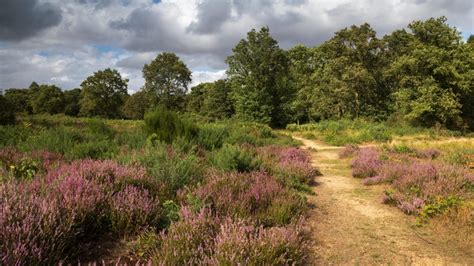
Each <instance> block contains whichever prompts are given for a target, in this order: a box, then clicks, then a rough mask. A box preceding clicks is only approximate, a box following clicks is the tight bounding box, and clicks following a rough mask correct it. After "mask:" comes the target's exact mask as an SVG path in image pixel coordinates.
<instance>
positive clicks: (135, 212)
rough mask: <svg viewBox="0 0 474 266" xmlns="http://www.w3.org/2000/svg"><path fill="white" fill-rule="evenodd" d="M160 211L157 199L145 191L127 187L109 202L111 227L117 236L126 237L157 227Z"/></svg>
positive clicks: (160, 215) (130, 186)
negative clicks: (141, 230)
mask: <svg viewBox="0 0 474 266" xmlns="http://www.w3.org/2000/svg"><path fill="white" fill-rule="evenodd" d="M161 217H162V211H161V207H160V204H159V202H158V199H156V198H153V197H152V196H151V195H150V193H149V192H148V190H147V189H144V188H139V187H136V186H132V185H127V186H125V188H124V189H123V190H121V191H119V192H117V193H116V194H114V195H113V197H112V200H111V215H110V220H111V226H112V230H113V231H114V232H116V233H118V234H119V235H122V236H128V235H133V234H135V233H137V232H138V231H139V230H140V229H143V228H144V227H148V226H150V227H158V225H159V224H160V222H161V221H160V219H161Z"/></svg>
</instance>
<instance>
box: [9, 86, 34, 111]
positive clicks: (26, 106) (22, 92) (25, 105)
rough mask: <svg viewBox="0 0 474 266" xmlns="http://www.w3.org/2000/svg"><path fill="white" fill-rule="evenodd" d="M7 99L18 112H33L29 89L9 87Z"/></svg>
mask: <svg viewBox="0 0 474 266" xmlns="http://www.w3.org/2000/svg"><path fill="white" fill-rule="evenodd" d="M5 99H6V100H7V101H8V102H9V103H10V104H11V108H12V109H13V111H14V112H16V113H32V112H33V110H32V108H31V105H30V93H29V90H28V89H8V90H6V91H5Z"/></svg>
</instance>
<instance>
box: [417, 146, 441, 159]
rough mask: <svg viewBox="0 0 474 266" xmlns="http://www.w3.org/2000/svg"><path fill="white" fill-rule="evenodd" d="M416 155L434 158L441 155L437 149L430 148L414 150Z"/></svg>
mask: <svg viewBox="0 0 474 266" xmlns="http://www.w3.org/2000/svg"><path fill="white" fill-rule="evenodd" d="M415 152H416V156H417V157H419V158H426V159H436V158H438V157H439V156H440V155H441V152H440V151H439V150H438V149H434V148H430V149H424V150H416V151H415Z"/></svg>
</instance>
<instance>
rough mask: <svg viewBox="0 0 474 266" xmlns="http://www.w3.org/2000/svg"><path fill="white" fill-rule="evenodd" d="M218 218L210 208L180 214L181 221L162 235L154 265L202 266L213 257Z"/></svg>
mask: <svg viewBox="0 0 474 266" xmlns="http://www.w3.org/2000/svg"><path fill="white" fill-rule="evenodd" d="M218 226H219V220H218V218H216V217H214V216H212V215H211V214H210V212H209V211H208V210H207V209H202V210H201V211H199V212H198V213H193V212H191V211H190V210H189V209H187V208H183V209H182V211H181V220H180V221H179V222H176V223H173V224H172V225H171V226H170V227H169V229H168V230H167V231H166V232H162V233H161V234H160V245H159V247H158V249H157V250H156V252H155V253H154V254H153V256H152V261H153V264H155V265H186V264H189V265H199V264H201V263H202V262H203V261H205V260H206V258H208V257H209V256H210V255H211V254H212V240H213V238H214V237H215V235H216V233H217V230H218Z"/></svg>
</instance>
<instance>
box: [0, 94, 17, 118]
mask: <svg viewBox="0 0 474 266" xmlns="http://www.w3.org/2000/svg"><path fill="white" fill-rule="evenodd" d="M9 124H15V113H14V112H13V106H12V105H11V104H10V102H9V101H8V100H7V99H6V98H5V97H3V95H2V94H0V125H9Z"/></svg>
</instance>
